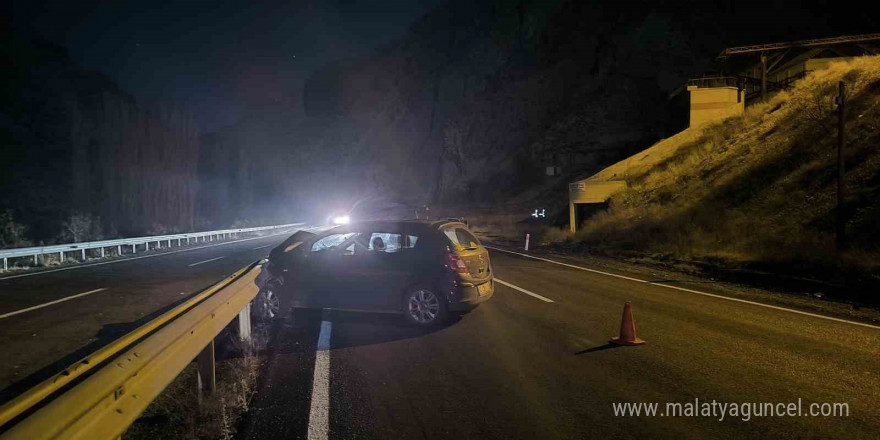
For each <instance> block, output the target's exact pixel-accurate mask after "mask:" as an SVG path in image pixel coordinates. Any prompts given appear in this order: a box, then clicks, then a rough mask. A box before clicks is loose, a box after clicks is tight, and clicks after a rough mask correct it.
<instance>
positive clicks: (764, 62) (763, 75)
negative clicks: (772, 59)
mask: <svg viewBox="0 0 880 440" xmlns="http://www.w3.org/2000/svg"><path fill="white" fill-rule="evenodd" d="M761 102H767V54H766V53H764V52H761Z"/></svg>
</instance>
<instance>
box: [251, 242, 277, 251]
mask: <svg viewBox="0 0 880 440" xmlns="http://www.w3.org/2000/svg"><path fill="white" fill-rule="evenodd" d="M272 244H273V243H269V244H267V245H263V246H258V247H255V248H253V249H251V250H252V251H255V250H257V249H263V248H267V247H269V246H272Z"/></svg>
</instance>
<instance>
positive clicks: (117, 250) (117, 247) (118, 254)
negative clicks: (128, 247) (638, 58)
mask: <svg viewBox="0 0 880 440" xmlns="http://www.w3.org/2000/svg"><path fill="white" fill-rule="evenodd" d="M120 255H122V245H119V246H116V256H117V257H118V256H120Z"/></svg>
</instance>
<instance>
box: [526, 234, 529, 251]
mask: <svg viewBox="0 0 880 440" xmlns="http://www.w3.org/2000/svg"><path fill="white" fill-rule="evenodd" d="M525 250H529V234H526V247H525Z"/></svg>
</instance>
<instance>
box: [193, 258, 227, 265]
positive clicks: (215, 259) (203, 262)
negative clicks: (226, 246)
mask: <svg viewBox="0 0 880 440" xmlns="http://www.w3.org/2000/svg"><path fill="white" fill-rule="evenodd" d="M223 258H226V257H217V258H211V259H210V260H205V261H199V262H198V263H193V264H190V265H189V267H193V266H198V265H200V264H205V263H210V262H212V261H217V260H222V259H223Z"/></svg>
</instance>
